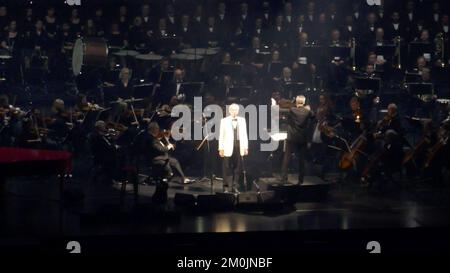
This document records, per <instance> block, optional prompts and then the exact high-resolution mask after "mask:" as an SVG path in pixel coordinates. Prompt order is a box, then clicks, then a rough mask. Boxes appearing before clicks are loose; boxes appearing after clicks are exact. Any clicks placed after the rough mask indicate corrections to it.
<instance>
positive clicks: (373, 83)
mask: <svg viewBox="0 0 450 273" xmlns="http://www.w3.org/2000/svg"><path fill="white" fill-rule="evenodd" d="M380 84H381V80H380V79H379V78H361V77H359V78H355V89H357V90H372V91H373V92H378V91H380Z"/></svg>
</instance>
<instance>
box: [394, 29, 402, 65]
mask: <svg viewBox="0 0 450 273" xmlns="http://www.w3.org/2000/svg"><path fill="white" fill-rule="evenodd" d="M394 43H395V45H396V49H395V56H397V68H398V69H402V49H401V48H402V38H401V37H400V36H397V37H395V38H394Z"/></svg>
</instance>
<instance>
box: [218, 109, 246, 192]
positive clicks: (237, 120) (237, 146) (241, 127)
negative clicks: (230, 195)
mask: <svg viewBox="0 0 450 273" xmlns="http://www.w3.org/2000/svg"><path fill="white" fill-rule="evenodd" d="M228 112H229V116H227V117H226V118H223V119H222V120H221V121H220V137H219V155H220V157H222V158H223V162H222V171H223V180H224V184H223V186H224V192H228V188H229V187H230V185H231V191H232V192H234V193H239V191H238V189H237V185H238V183H239V177H240V174H241V171H242V159H243V157H244V156H246V155H248V137H247V123H246V121H245V118H243V117H238V114H239V106H238V105H237V104H234V103H233V104H231V105H230V106H229V108H228Z"/></svg>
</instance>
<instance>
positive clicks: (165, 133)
mask: <svg viewBox="0 0 450 273" xmlns="http://www.w3.org/2000/svg"><path fill="white" fill-rule="evenodd" d="M157 137H158V139H163V140H164V141H165V142H166V145H167V146H169V145H172V147H173V149H174V150H175V144H173V143H171V142H170V130H160V131H159V134H158V136H157Z"/></svg>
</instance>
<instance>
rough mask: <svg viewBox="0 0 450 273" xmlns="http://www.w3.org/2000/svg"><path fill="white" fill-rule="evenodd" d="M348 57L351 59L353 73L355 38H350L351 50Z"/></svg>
mask: <svg viewBox="0 0 450 273" xmlns="http://www.w3.org/2000/svg"><path fill="white" fill-rule="evenodd" d="M350 57H351V58H352V62H353V64H352V70H353V72H355V71H356V40H355V38H352V40H351V49H350Z"/></svg>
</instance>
